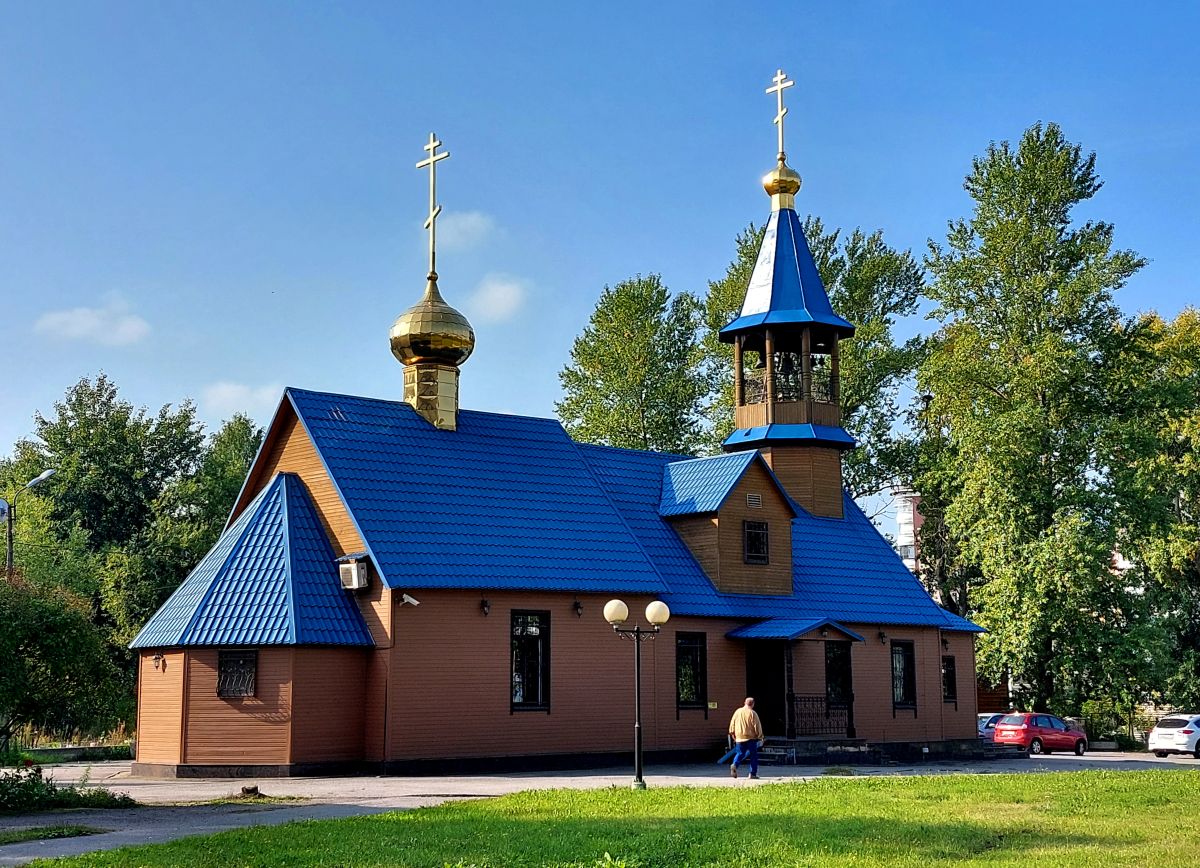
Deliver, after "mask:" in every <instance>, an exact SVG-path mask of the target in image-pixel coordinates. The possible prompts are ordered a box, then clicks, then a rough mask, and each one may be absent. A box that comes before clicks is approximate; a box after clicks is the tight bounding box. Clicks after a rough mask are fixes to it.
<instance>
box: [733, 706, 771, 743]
mask: <svg viewBox="0 0 1200 868" xmlns="http://www.w3.org/2000/svg"><path fill="white" fill-rule="evenodd" d="M729 731H730V732H732V733H733V740H734V741H761V740H762V737H763V731H762V721H761V720H759V719H758V713H757V712H756V711H755V710H754V709H753V708H747V707H746V706H744V705H743V706H742V707H741V708H739V709H738V710H737V711H735V712H734V713H733V720H731V721H729Z"/></svg>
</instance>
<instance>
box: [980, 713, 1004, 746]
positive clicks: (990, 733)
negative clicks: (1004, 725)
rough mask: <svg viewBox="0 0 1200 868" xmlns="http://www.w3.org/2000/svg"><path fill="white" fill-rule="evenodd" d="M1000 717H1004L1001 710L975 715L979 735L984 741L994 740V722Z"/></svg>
mask: <svg viewBox="0 0 1200 868" xmlns="http://www.w3.org/2000/svg"><path fill="white" fill-rule="evenodd" d="M1002 717H1004V713H1003V712H1000V713H998V714H979V715H976V720H975V725H976V727H977V728H978V729H979V737H980V738H981V739H983V740H984V741H994V740H995V738H996V724H997V722H999V720H1000V718H1002Z"/></svg>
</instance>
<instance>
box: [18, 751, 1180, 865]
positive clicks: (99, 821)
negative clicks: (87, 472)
mask: <svg viewBox="0 0 1200 868" xmlns="http://www.w3.org/2000/svg"><path fill="white" fill-rule="evenodd" d="M827 768H828V767H826V766H764V767H762V768H761V769H760V774H761V778H760V779H759V780H757V781H751V780H747V779H746V778H745V776H743V777H741V778H738V779H737V780H734V779H733V778H730V777H729V775H728V772H727V771H726V767H725V766H716V765H714V764H702V765H671V766H652V767H649V768H648V769H647V770H646V776H645V777H646V783H647V785H648V786H651V787H670V786H714V787H746V786H759V785H763V784H769V783H771V782H772V781H781V780H810V779H812V778H815V777H821V776H822V775H823V774H825V773H826V771H827ZM848 768H852V770H853V776H854V777H878V776H897V775H938V774H1004V773H1011V772H1024V773H1034V774H1036V773H1041V772H1050V771H1076V770H1080V769H1107V770H1113V771H1132V770H1137V769H1173V770H1178V771H1180V772H1188V771H1190V772H1192V773H1196V772H1200V760H1196V759H1193V758H1191V757H1167V758H1165V759H1159V758H1157V757H1153V756H1147V755H1145V754H1125V753H1092V754H1088V755H1086V756H1083V757H1076V756H1074V755H1073V754H1051V755H1050V756H1043V757H1038V758H1036V759H1028V760H1026V759H1008V760H990V761H972V762H953V763H952V762H930V763H922V764H918V765H889V766H853V767H848ZM47 772H48V774H50V775H52V776H53V778H54V779H55V780H56V781H59V782H60V783H77V782H79V781H81V780H84V779H85V778H86V780H87V781H88V783H89V784H91V785H93V786H103V787H106V788H108V789H110V790H112V791H113V792H121V793H126V794H128V795H130V796H132V797H133V798H134V799H136V800H137V801H138V802H140V803H141V805H142V807H138V808H131V809H122V810H107V811H96V810H82V811H53V812H47V813H39V814H25V815H21V816H15V817H12V816H10V817H0V829H14V828H17V829H19V828H28V827H31V826H56V825H68V824H70V825H81V826H91V827H93V828H98V829H104V830H106V831H105V832H104V833H102V834H98V835H88V836H84V837H79V838H60V839H56V840H49V841H29V842H26V843H22V844H9V845H7V846H0V865H21V864H24V863H25V862H28V861H30V860H32V859H37V858H48V857H53V856H72V855H77V854H79V853H88V852H91V851H94V850H110V849H113V848H115V847H125V846H129V845H131V844H149V843H159V842H163V841H171V840H174V839H176V838H183V837H186V836H189V835H207V834H212V833H214V832H222V831H225V830H227V829H240V828H244V827H246V826H258V825H278V824H280V823H290V822H293V821H296V820H314V819H335V818H340V817H353V816H361V815H364V814H378V813H383V812H386V811H396V810H407V809H410V808H418V807H424V806H427V805H437V804H441V803H442V802H448V801H453V800H461V799H478V798H488V797H491V796H501V795H505V794H507V793H515V792H519V791H521V790H535V789H564V788H565V789H599V788H605V787H612V786H618V787H624V786H628V785H629V782H630V779H631V777H632V775H631V771H630V770H629V769H621V768H610V769H597V770H589V771H574V772H572V771H567V772H530V773H522V774H506V775H505V774H495V775H453V776H445V777H434V776H430V777H397V776H368V775H359V776H353V777H311V778H262V779H244V778H243V779H236V780H232V779H229V778H221V779H216V778H206V779H197V780H162V779H158V778H135V777H133V776H131V775H130V773H129V763H128V762H106V763H90V764H89V763H64V764H62V765H57V766H53V767H51V768H47ZM251 785H255V786H258V787H259V789H260V790H261V791H262V793H263V794H264V795H267V796H276V797H279V796H286V797H290V798H292V799H295V801H286V802H275V803H269V804H220V805H213V804H188V803H189V802H190V803H196V802H211V801H212V800H214V799H224V798H228V797H230V796H233V795H235V794H237V793H238V792H239V791H240V790H241V788H242V787H243V786H251Z"/></svg>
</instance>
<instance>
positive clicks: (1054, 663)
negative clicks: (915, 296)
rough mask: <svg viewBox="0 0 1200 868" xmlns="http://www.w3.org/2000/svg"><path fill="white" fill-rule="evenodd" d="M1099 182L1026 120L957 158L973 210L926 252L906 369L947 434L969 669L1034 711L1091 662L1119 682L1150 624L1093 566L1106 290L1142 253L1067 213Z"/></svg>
mask: <svg viewBox="0 0 1200 868" xmlns="http://www.w3.org/2000/svg"><path fill="white" fill-rule="evenodd" d="M1100 183H1101V182H1100V180H1099V178H1098V177H1097V176H1096V173H1095V155H1094V154H1090V155H1086V156H1085V155H1084V154H1083V153H1082V151H1081V149H1080V147H1079V146H1077V145H1073V144H1071V143H1069V142H1067V141H1066V140H1065V138H1064V137H1063V135H1062V132H1061V131H1060V130H1059V128H1058V127H1057V126H1055V125H1053V124H1050V125H1047V126H1045V127H1043V126H1042V125H1040V124H1039V125H1036V126H1033V127H1031V128H1030V129H1029V130H1027V131H1026V133H1025V134H1024V136H1023V137H1022V139H1021V141H1020V143H1019V144H1018V146H1017V147H1015V148H1014V147H1012V146H1011V145H1010V144H1009V143H1007V142H1003V143H1001V144H998V145H995V144H994V145H992V146H990V147H989V148H988V150H987V152H986V153H985V154H984V155H983V156H981V157H978V158H976V159H975V161H974V164H973V170H972V173H971V174H970V175H969V176H968V177H967V179H966V182H965V185H964V186H965V188H966V190H967V192H968V193H969V194H970V195H971V197H972V199H973V200H974V213H973V215H972V216H971V218H970V219H967V220H957V221H954V222H952V223H951V224H950V227H949V232H948V235H947V240H946V246H945V247H942V246H941V245H939V244H936V243H934V242H933V241H931V242H930V245H929V255H928V257H927V260H926V266H927V268H928V270H929V272H930V274H931V276H932V280H931V282H930V284H929V285H928V287H927V290H926V291H927V295H928V296H929V297H930V298H931V299H932V300H933V301H934V302H935V303H936V305H937V307H936V310H935V311H934V312H933V314H932V316H933V317H934V318H935V319H937V320H938V321H939V322H940V323H941V328H940V331H939V332H938V334H937V335H936V337H935V339H934V340H933V341H932V345H931V348H930V352H929V354H928V356H927V357H926V359H925V360H924V362H923V363H922V365H921V368H920V374H919V380H920V384H921V386H922V390H923V391H925V392H928V393H929V394H930V395H931V396H932V398H931V406H930V408H929V412H931V413H932V414H933V416H934V417H936V418H937V419H939V420H941V422H942V423H943V424H944V426H945V432H946V437H947V438H948V445H949V447H950V448H948V449H945V450H943V454H944V456H945V460H946V461H947V462H948V464H947V465H943V466H940V467H938V468H936V470H935V471H933V472H937V473H939V474H941V475H942V476H943V480H942V482H941V484H942V490H943V491H945V492H946V497H947V503H946V506H945V521H946V524H947V526H948V528H949V529H950V531H951V532H952V533H953V534H954V536H955V538H956V539H957V541H958V543H959V545H960V546H961V551H962V557H963V558H965V559H966V560H967V561H968V562H970V563H971V564H973V565H974V566H975V567H976V568H978V569H979V571H980V572H981V574H982V576H983V577H984V579H986V582H985V583H983V584H981V585H980V586H979V587H978V589H977V590H976V591H975V599H974V604H975V606H976V613H977V614H976V618H977V620H979V622H980V623H981V624H982V625H983V626H985V627H987V628H988V630H989V632H988V633H987V634H986V635H985V636H984V637H982V639H981V641H980V648H979V650H980V669H981V670H982V671H983V672H984V673H985V674H987V675H990V676H992V677H995V676H997V675H999V674H1000V673H1001V672H1002V671H1004V670H1009V671H1011V672H1012V673H1013V675H1014V677H1015V679H1016V680H1017V682H1018V683H1019V684H1020V685H1022V686H1023V688H1024V689H1025V691H1026V693H1027V698H1028V700H1029V701H1030V702H1031V703H1032V705H1033V707H1035V708H1039V709H1041V708H1045V707H1047V706H1048V705H1049V704H1050V703H1051V702H1052V701H1055V699H1056V697H1062V696H1068V695H1071V694H1072V693H1078V692H1079V691H1081V690H1083V689H1086V688H1087V687H1088V686H1089V685H1094V686H1096V687H1099V686H1100V685H1099V684H1097V683H1096V682H1097V681H1098V679H1099V675H1098V673H1099V672H1101V671H1103V672H1104V673H1105V675H1104V678H1105V680H1107V681H1109V682H1113V683H1115V682H1121V683H1125V682H1127V681H1128V680H1129V679H1128V678H1126V677H1125V675H1122V674H1121V673H1126V674H1130V673H1131V670H1130V668H1129V661H1131V660H1139V659H1144V658H1145V654H1144V653H1143V652H1144V651H1146V646H1147V643H1153V642H1154V641H1156V638H1157V634H1155V633H1154V630H1153V629H1152V627H1151V625H1149V624H1147V623H1146V619H1145V617H1144V615H1145V613H1144V612H1143V611H1142V608H1141V603H1140V601H1138V600H1136V599H1133V597H1134V595H1133V594H1130V593H1128V592H1127V589H1126V588H1124V587H1123V585H1122V583H1121V582H1120V580H1119V579H1116V578H1114V575H1113V573H1112V571H1111V556H1112V552H1113V548H1114V544H1115V542H1116V538H1117V534H1116V530H1117V528H1116V526H1115V524H1114V522H1113V520H1112V518H1113V512H1112V507H1113V503H1112V499H1111V497H1110V496H1109V492H1108V491H1107V489H1106V486H1105V485H1104V482H1103V480H1104V468H1103V467H1101V466H1099V463H1098V457H1097V456H1098V448H1099V443H1100V433H1101V431H1102V428H1103V425H1104V424H1105V421H1106V415H1105V414H1106V411H1107V409H1108V404H1107V400H1106V394H1105V392H1106V388H1105V387H1106V378H1105V377H1104V375H1103V369H1104V365H1105V360H1107V359H1110V358H1111V357H1112V355H1113V353H1114V352H1116V348H1115V347H1114V340H1115V339H1116V338H1115V337H1114V336H1115V335H1118V334H1119V331H1120V326H1121V317H1120V315H1119V312H1118V310H1117V308H1116V306H1115V304H1114V302H1113V298H1112V295H1113V292H1114V291H1115V290H1116V289H1117V288H1119V287H1120V286H1121V285H1122V284H1123V283H1124V282H1125V281H1126V280H1127V279H1128V278H1129V276H1130V275H1132V274H1133V273H1134V272H1136V271H1137V270H1138V269H1139V268H1140V267H1141V266H1142V264H1143V260H1142V259H1141V258H1140V257H1138V256H1137V255H1135V254H1134V253H1132V252H1129V251H1121V250H1114V249H1113V227H1112V226H1111V225H1110V224H1107V223H1102V222H1087V223H1083V224H1075V223H1074V222H1073V219H1072V211H1073V209H1074V208H1075V207H1076V206H1077V205H1079V204H1080V203H1082V202H1085V201H1087V200H1089V199H1091V198H1092V196H1094V195H1095V193H1096V191H1097V190H1099V189H1100ZM927 472H931V471H927ZM947 477H949V478H950V479H951V480H952V481H951V482H950V483H947V481H946V478H947ZM924 481H925V480H924V479H918V480H917V485H918V488H921V487H922V486H923V483H924ZM1131 677H1132V676H1131Z"/></svg>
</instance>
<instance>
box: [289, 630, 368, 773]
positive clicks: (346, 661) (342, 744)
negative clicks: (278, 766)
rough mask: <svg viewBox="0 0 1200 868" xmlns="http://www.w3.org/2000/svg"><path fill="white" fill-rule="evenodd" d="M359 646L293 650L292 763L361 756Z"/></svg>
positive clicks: (362, 660)
mask: <svg viewBox="0 0 1200 868" xmlns="http://www.w3.org/2000/svg"><path fill="white" fill-rule="evenodd" d="M374 653H375V652H373V651H367V650H364V649H362V648H296V649H295V652H294V654H295V657H294V660H295V663H294V664H293V668H292V720H293V723H292V745H291V761H292V762H294V763H306V762H332V761H338V760H342V761H348V762H349V761H355V760H360V759H362V758H363V733H364V729H363V722H364V718H365V713H364V695H365V689H366V685H367V679H366V675H367V655H368V654H374Z"/></svg>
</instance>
